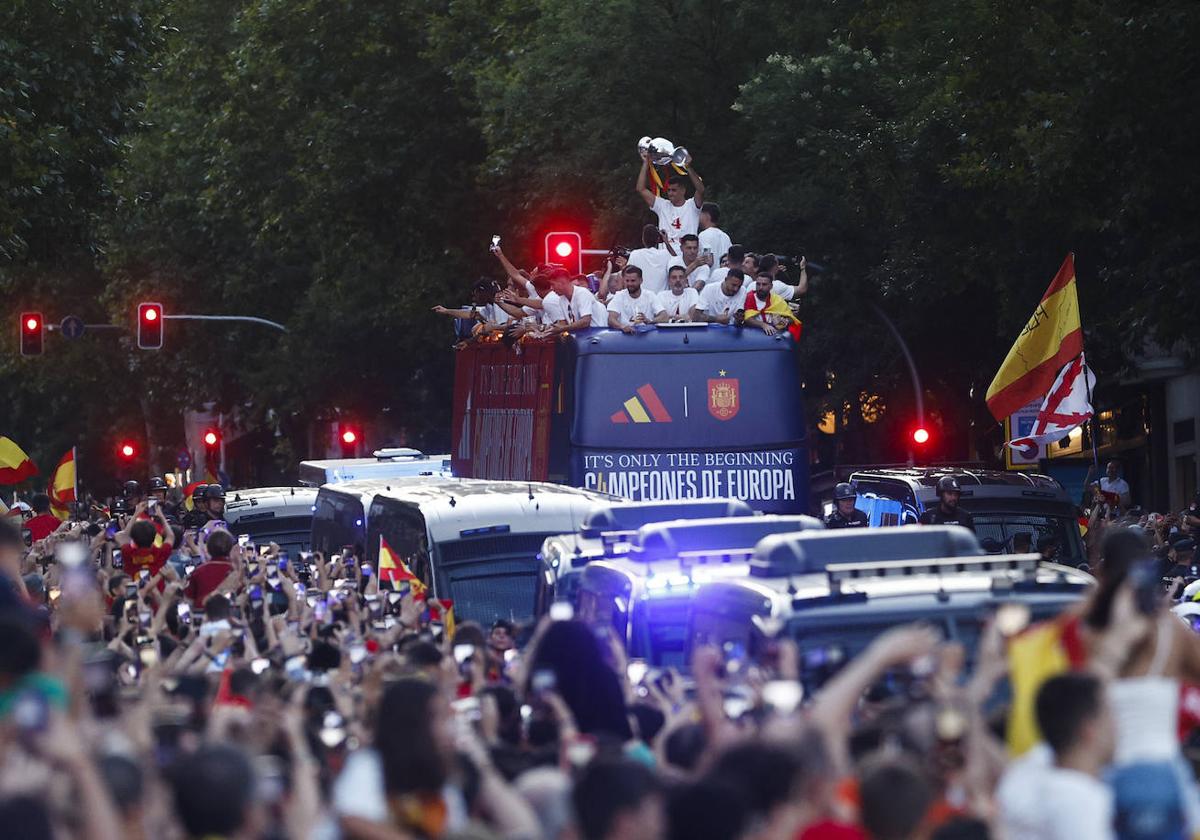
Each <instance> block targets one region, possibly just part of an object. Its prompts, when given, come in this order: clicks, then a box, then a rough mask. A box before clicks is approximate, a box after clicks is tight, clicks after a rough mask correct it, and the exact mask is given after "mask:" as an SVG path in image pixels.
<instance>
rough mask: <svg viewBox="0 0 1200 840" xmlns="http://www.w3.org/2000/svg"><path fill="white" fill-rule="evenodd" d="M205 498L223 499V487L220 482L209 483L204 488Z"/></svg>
mask: <svg viewBox="0 0 1200 840" xmlns="http://www.w3.org/2000/svg"><path fill="white" fill-rule="evenodd" d="M204 498H205V499H224V498H225V488H224V487H222V486H221V485H220V484H210V485H208V486H207V487H205V488H204Z"/></svg>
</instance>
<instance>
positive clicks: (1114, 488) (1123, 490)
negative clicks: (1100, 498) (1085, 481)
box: [1100, 475, 1129, 499]
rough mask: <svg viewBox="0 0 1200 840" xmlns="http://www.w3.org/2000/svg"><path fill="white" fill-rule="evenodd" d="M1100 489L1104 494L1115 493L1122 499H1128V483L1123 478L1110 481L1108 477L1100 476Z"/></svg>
mask: <svg viewBox="0 0 1200 840" xmlns="http://www.w3.org/2000/svg"><path fill="white" fill-rule="evenodd" d="M1100 489H1101V490H1103V491H1104V492H1105V493H1116V494H1117V495H1118V496H1120V497H1121V498H1122V499H1126V498H1128V497H1129V482H1128V481H1126V480H1125V479H1123V478H1113V479H1110V478H1109V477H1108V476H1106V475H1105V476H1101V478H1100Z"/></svg>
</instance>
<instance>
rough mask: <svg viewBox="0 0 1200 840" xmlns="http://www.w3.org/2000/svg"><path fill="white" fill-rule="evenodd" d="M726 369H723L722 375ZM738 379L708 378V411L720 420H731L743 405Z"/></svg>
mask: <svg viewBox="0 0 1200 840" xmlns="http://www.w3.org/2000/svg"><path fill="white" fill-rule="evenodd" d="M724 373H725V371H721V374H722V376H723V375H724ZM741 404H742V402H741V399H740V397H739V396H738V381H737V380H736V379H710V380H708V413H709V414H711V415H712V416H713V417H716V418H717V419H718V420H731V419H733V418H734V417H735V416H736V415H737V413H738V409H739V408H740V407H741Z"/></svg>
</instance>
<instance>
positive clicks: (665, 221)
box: [650, 195, 700, 254]
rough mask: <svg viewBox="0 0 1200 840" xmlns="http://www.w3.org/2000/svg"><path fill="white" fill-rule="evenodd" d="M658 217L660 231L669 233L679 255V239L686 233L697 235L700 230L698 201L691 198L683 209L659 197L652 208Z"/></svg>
mask: <svg viewBox="0 0 1200 840" xmlns="http://www.w3.org/2000/svg"><path fill="white" fill-rule="evenodd" d="M650 209H652V210H653V211H654V214H655V215H656V216H658V229H659V230H665V231H666V232H667V238H668V239H670V240H671V247H672V248H674V249H675V253H677V254H678V253H679V238H680V237H681V236H683V235H684V234H685V233H696V232H697V231H698V230H699V229H700V208H699V207H697V206H696V199H695V198H689V199H688V200H687V201H685V202H683V206H682V207H676V206H675V205H674V204H672V203H671V202H670V201H669V200H668V199H666V198H664V197H663V196H661V195H660V196H658V198H656V199H654V206H653V207H652V208H650Z"/></svg>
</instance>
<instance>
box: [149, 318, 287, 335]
mask: <svg viewBox="0 0 1200 840" xmlns="http://www.w3.org/2000/svg"><path fill="white" fill-rule="evenodd" d="M163 320H164V321H244V322H246V323H249V324H262V325H264V326H267V327H274V328H275V329H277V330H279V331H280V332H287V331H288V329H287V327H285V326H284V325H283V324H277V323H276V322H274V321H268V320H267V319H266V318H257V317H255V316H253V315H163Z"/></svg>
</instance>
